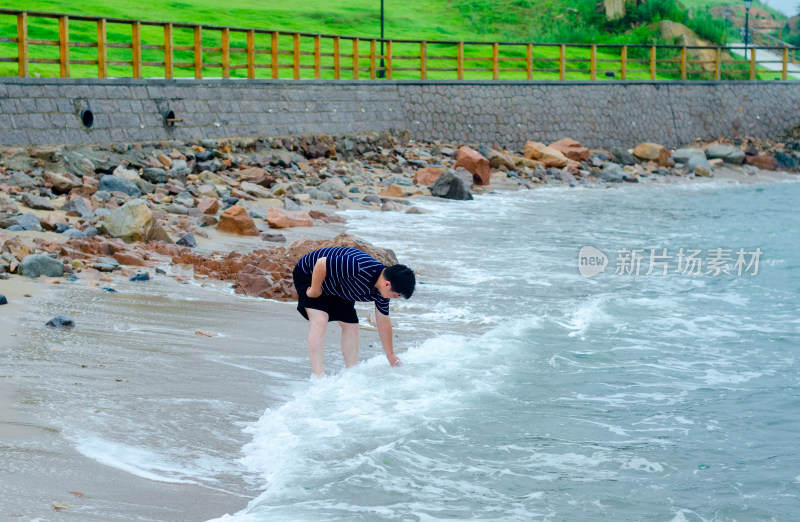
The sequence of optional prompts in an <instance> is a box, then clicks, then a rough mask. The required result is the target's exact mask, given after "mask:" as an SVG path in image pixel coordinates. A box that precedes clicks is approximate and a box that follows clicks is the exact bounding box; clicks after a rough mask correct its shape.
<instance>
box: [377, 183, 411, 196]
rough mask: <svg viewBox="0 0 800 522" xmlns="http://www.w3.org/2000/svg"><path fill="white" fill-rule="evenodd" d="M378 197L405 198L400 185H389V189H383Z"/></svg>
mask: <svg viewBox="0 0 800 522" xmlns="http://www.w3.org/2000/svg"><path fill="white" fill-rule="evenodd" d="M378 195H379V196H386V197H390V198H402V197H404V196H405V194H403V189H402V188H401V187H400V185H389V186H388V187H383V188H382V189H381V191H380V192H379V193H378Z"/></svg>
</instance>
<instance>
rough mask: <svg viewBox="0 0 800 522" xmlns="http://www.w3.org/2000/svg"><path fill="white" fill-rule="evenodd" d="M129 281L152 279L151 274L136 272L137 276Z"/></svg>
mask: <svg viewBox="0 0 800 522" xmlns="http://www.w3.org/2000/svg"><path fill="white" fill-rule="evenodd" d="M128 281H134V282H140V281H150V275H149V274H146V273H145V274H136V275H135V276H133V277H131V278H130V279H128Z"/></svg>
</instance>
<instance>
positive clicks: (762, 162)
mask: <svg viewBox="0 0 800 522" xmlns="http://www.w3.org/2000/svg"><path fill="white" fill-rule="evenodd" d="M744 162H745V163H746V164H748V165H753V166H755V167H758V168H759V169H761V170H775V169H777V168H778V161H777V160H776V159H775V158H774V157H773V156H770V155H769V154H759V155H758V156H747V157H746V158H745V160H744Z"/></svg>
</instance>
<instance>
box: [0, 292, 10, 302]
mask: <svg viewBox="0 0 800 522" xmlns="http://www.w3.org/2000/svg"><path fill="white" fill-rule="evenodd" d="M4 304H8V299H6V296H4V295H3V294H0V305H4Z"/></svg>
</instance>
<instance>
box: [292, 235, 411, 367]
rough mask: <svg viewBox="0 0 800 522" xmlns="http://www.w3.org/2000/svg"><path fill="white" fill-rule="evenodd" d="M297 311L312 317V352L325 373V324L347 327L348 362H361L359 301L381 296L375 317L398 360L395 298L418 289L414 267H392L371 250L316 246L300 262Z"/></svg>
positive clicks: (393, 360)
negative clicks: (393, 315) (391, 310)
mask: <svg viewBox="0 0 800 522" xmlns="http://www.w3.org/2000/svg"><path fill="white" fill-rule="evenodd" d="M293 275H294V286H295V288H296V289H297V296H298V302H297V311H298V312H300V313H301V314H302V315H303V317H305V318H306V319H308V321H309V323H310V328H309V332H308V356H309V358H310V359H311V369H312V371H313V372H314V375H316V376H318V377H322V375H323V373H322V356H323V353H324V352H325V328H326V327H327V326H328V322H329V321H337V322H338V323H339V325H340V326H341V327H342V355H343V356H344V364H345V366H346V367H348V368H349V367H351V366H355V365H356V364H358V315H356V309H355V302H356V301H374V302H375V320H376V322H377V326H378V336H379V337H380V339H381V344H383V351H384V352H385V353H386V358H387V359H388V360H389V364H391V365H392V366H400V365H401V364H402V363H401V362H400V359H398V357H397V356H396V355H395V354H394V349H393V348H392V322H391V320H390V319H389V299H396V298H397V297H400V296H401V295H402V296H403V297H405V298H406V299H408V298H409V297H411V294H413V293H414V285H415V284H416V278H415V276H414V272H413V271H412V270H411V269H410V268H408V267H407V266H404V265H393V266H390V267H387V266H385V265H383V264H381V263H380V262H378V260H377V259H375V258H374V257H372V256H370V255H369V254H367V253H366V252H363V251H361V250H358V249H356V248H349V247H331V248H322V249H320V250H315V251H314V252H311V253H308V254H306V255H305V256H303V257H302V258H301V259H300V261H298V262H297V266H295V268H294V272H293Z"/></svg>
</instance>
